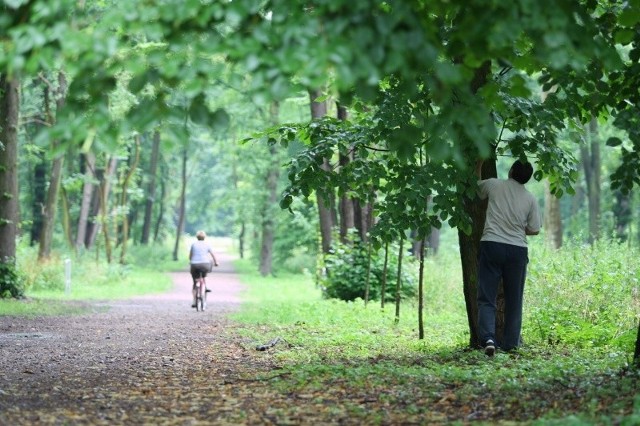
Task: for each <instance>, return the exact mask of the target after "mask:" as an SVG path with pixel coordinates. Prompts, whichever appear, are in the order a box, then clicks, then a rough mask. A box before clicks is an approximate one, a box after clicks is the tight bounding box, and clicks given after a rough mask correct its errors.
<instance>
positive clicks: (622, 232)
mask: <svg viewBox="0 0 640 426" xmlns="http://www.w3.org/2000/svg"><path fill="white" fill-rule="evenodd" d="M613 195H614V199H615V202H614V205H613V217H614V220H615V227H616V237H617V238H618V239H619V240H620V241H627V238H629V224H630V223H631V220H632V218H633V213H632V212H633V210H632V203H633V201H632V200H633V198H632V192H628V193H626V194H625V193H623V192H622V191H620V190H617V191H615V192H614V194H613Z"/></svg>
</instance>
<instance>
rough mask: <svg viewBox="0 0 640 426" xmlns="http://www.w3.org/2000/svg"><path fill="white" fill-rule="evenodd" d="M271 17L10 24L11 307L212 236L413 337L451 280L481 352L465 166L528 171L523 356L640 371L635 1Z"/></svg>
mask: <svg viewBox="0 0 640 426" xmlns="http://www.w3.org/2000/svg"><path fill="white" fill-rule="evenodd" d="M276 3H277V2H269V1H264V2H254V1H235V0H234V1H231V2H215V1H199V0H197V1H189V0H188V1H180V2H176V1H170V0H167V1H160V2H146V1H131V2H126V3H118V2H112V1H105V0H102V1H99V0H95V1H89V0H87V1H65V0H56V1H46V2H45V1H37V0H33V1H28V0H10V1H9V0H5V1H3V3H2V5H1V7H2V11H3V14H2V18H0V30H1V33H0V34H2V35H1V36H0V37H1V38H0V40H1V42H2V50H0V101H1V102H0V131H1V132H0V142H2V150H1V151H0V178H1V179H0V191H1V192H2V194H3V195H2V197H0V259H2V262H1V264H0V290H1V292H2V296H3V297H19V296H21V295H23V294H24V293H25V292H26V293H27V294H28V293H29V291H34V290H39V289H40V290H41V289H56V290H58V291H63V288H64V278H63V276H62V275H61V272H60V271H61V270H62V269H63V268H62V267H61V263H62V261H63V259H64V258H65V257H67V256H69V257H70V258H72V259H73V260H74V262H87V261H91V262H96V263H99V264H105V265H107V266H106V267H107V268H108V269H110V270H112V271H113V270H117V271H120V272H122V271H124V270H126V269H127V267H128V265H132V264H136V263H138V262H140V261H141V259H145V258H147V259H148V258H149V257H154V258H163V259H167V261H170V260H174V261H175V260H178V259H180V258H183V257H184V256H185V251H186V246H185V244H184V236H185V234H187V235H192V234H193V233H195V231H196V230H198V229H204V230H205V231H207V233H208V234H209V235H211V236H231V237H232V238H233V239H235V241H236V247H237V250H238V252H239V254H240V257H243V258H248V259H250V260H251V261H252V262H255V268H256V269H257V270H258V271H259V272H260V274H261V275H263V276H270V275H275V274H282V273H284V272H294V273H306V274H310V275H312V276H313V277H314V279H315V280H316V282H317V283H318V284H319V285H320V286H321V288H322V291H323V294H324V295H325V296H326V297H330V298H339V299H343V300H356V299H362V300H363V301H364V302H365V303H368V302H369V301H373V300H375V301H376V303H380V304H381V305H383V306H384V303H392V304H394V307H395V310H396V318H399V315H400V305H401V303H403V300H404V301H405V302H404V303H409V304H412V303H415V305H416V306H415V307H416V312H417V315H416V317H417V323H418V327H417V328H418V331H417V333H416V334H417V337H418V338H423V337H424V321H423V311H424V309H423V307H424V305H423V303H424V299H425V296H426V297H428V296H429V294H430V293H429V291H430V288H431V289H432V288H433V287H434V286H438V285H439V284H441V283H443V282H449V281H450V280H453V281H454V282H456V283H457V284H458V287H457V288H456V291H455V292H451V293H449V294H448V298H446V299H443V300H442V303H441V304H442V306H443V309H447V307H453V306H457V307H458V308H461V309H463V310H464V313H465V314H466V321H467V322H468V327H467V331H466V332H463V333H462V335H461V336H458V337H457V339H462V340H463V341H465V342H466V344H468V345H469V346H471V347H474V346H476V345H477V338H476V336H475V317H476V314H475V312H476V306H475V297H474V294H475V274H476V271H475V259H476V254H477V246H478V241H479V236H480V233H481V229H482V224H483V218H484V205H483V204H482V203H480V202H479V201H478V200H477V199H476V197H475V186H474V185H475V183H474V178H473V173H472V169H473V167H472V166H473V164H475V161H476V160H478V159H486V161H485V167H484V169H483V176H484V177H491V176H496V175H499V176H500V177H504V176H505V174H506V170H507V169H508V167H509V166H510V164H511V162H512V161H513V159H514V158H523V157H527V158H529V159H530V160H531V161H532V162H533V163H534V166H535V169H536V174H535V182H533V183H531V184H530V187H531V190H532V191H533V192H534V193H535V195H536V196H537V198H538V200H539V202H540V206H541V208H542V209H543V210H544V231H543V236H542V238H540V241H535V242H534V243H533V245H532V253H531V261H532V263H531V265H530V275H529V284H528V285H529V288H530V289H531V290H530V293H529V294H528V296H527V297H528V298H530V299H531V300H530V301H531V303H529V302H528V303H529V306H530V307H529V308H528V311H527V315H528V316H529V317H530V318H532V319H535V322H533V321H532V323H535V327H536V328H535V329H533V328H532V329H529V330H525V336H524V337H525V340H526V341H528V342H532V343H533V344H537V345H557V344H571V345H577V346H579V347H585V346H586V347H599V348H603V347H606V348H615V350H619V351H621V352H623V353H627V354H631V353H632V352H633V353H634V357H633V360H634V361H629V364H633V363H634V362H635V363H637V362H638V359H639V358H640V335H639V334H638V330H640V329H639V328H638V278H637V277H638V276H639V275H638V272H639V271H638V269H639V263H638V260H637V258H638V256H637V248H638V242H639V241H640V227H639V226H638V223H639V217H638V209H637V205H638V201H639V200H638V195H637V193H636V192H635V191H634V190H633V189H634V186H635V185H636V184H638V183H639V182H640V178H639V176H638V173H639V171H640V164H639V162H640V157H639V154H638V153H639V148H640V137H639V136H640V133H639V131H638V129H640V127H639V126H638V117H639V115H638V105H640V93H639V92H638V89H637V88H638V87H639V85H638V78H640V77H639V76H640V72H638V69H639V67H640V64H639V63H638V61H639V59H640V47H639V46H638V43H639V42H640V31H639V30H640V4H638V2H637V1H630V2H623V3H620V2H612V1H611V2H610V1H579V2H575V1H560V2H558V1H526V0H520V1H517V2H512V3H509V4H503V3H501V2H494V1H481V2H474V3H473V4H472V5H469V4H467V3H466V2H462V1H460V2H457V1H453V2H451V1H443V2H431V3H429V5H428V7H427V5H425V4H424V3H423V2H421V1H409V2H407V1H403V2H374V4H373V5H372V3H371V2H370V1H353V0H352V1H343V0H326V1H319V2H311V3H310V4H309V5H306V6H304V7H303V6H300V5H299V4H298V2H280V3H277V4H276ZM132 246H135V250H132ZM168 247H169V248H168ZM136 253H137V255H136ZM452 253H453V254H452ZM429 256H431V258H429V259H427V258H428V257H429ZM425 265H426V266H425ZM427 268H429V269H427ZM441 271H448V275H447V278H444V277H441V276H440V275H439V274H440V273H441ZM120 272H118V273H120ZM425 276H426V277H427V279H426V280H425ZM436 277H437V280H436ZM452 277H453V278H452ZM438 280H439V281H438ZM430 286H431V287H430ZM528 291H529V289H528ZM411 306H413V305H411ZM463 321H465V320H463ZM527 333H528V334H527ZM634 344H635V346H634Z"/></svg>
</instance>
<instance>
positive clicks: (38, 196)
mask: <svg viewBox="0 0 640 426" xmlns="http://www.w3.org/2000/svg"><path fill="white" fill-rule="evenodd" d="M32 197H33V198H32V201H31V217H32V224H31V233H30V235H31V237H30V243H31V246H35V245H36V243H38V242H39V241H40V235H41V234H42V221H43V217H42V216H43V214H44V212H43V210H44V204H45V203H46V200H47V162H46V159H45V155H44V153H38V154H37V163H36V164H35V165H34V167H33V185H32Z"/></svg>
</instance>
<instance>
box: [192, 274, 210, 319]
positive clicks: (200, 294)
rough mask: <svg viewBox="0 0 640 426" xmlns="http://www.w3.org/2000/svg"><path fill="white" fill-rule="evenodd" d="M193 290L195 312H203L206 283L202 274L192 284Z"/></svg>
mask: <svg viewBox="0 0 640 426" xmlns="http://www.w3.org/2000/svg"><path fill="white" fill-rule="evenodd" d="M194 290H195V293H196V306H195V308H196V312H198V311H204V309H205V308H206V306H207V283H206V281H205V278H204V274H203V273H202V272H201V273H200V274H199V276H198V278H197V279H196V282H195V283H194Z"/></svg>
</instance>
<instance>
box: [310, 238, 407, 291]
mask: <svg viewBox="0 0 640 426" xmlns="http://www.w3.org/2000/svg"><path fill="white" fill-rule="evenodd" d="M398 251H399V247H398V246H397V245H395V244H391V245H389V248H388V262H387V272H386V287H385V292H384V298H385V301H392V300H395V294H396V283H397V274H398V260H399V258H398ZM384 257H385V254H384V248H383V249H381V250H374V249H373V248H372V249H371V266H370V270H369V299H370V300H380V298H381V292H382V282H383V277H384ZM402 263H403V266H402V272H401V275H400V276H401V287H400V295H401V297H403V298H409V297H414V296H415V295H416V293H417V290H416V289H417V277H416V273H415V272H416V271H417V270H418V268H417V266H416V265H415V261H414V260H413V258H412V257H410V256H409V255H406V254H405V255H404V256H403V261H402ZM368 268H369V246H368V245H366V244H363V243H361V242H360V241H353V242H350V243H347V244H342V243H336V244H334V249H333V251H332V252H331V253H330V254H327V255H325V257H324V267H323V268H322V269H323V270H324V273H323V276H322V277H321V278H320V284H321V285H322V287H323V293H324V295H325V297H327V298H335V299H341V300H347V301H350V300H355V299H358V298H361V299H364V298H365V292H366V283H367V269H368Z"/></svg>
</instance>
